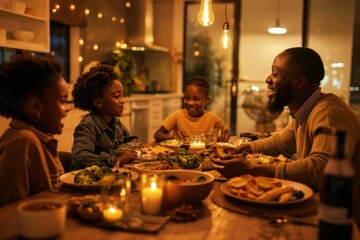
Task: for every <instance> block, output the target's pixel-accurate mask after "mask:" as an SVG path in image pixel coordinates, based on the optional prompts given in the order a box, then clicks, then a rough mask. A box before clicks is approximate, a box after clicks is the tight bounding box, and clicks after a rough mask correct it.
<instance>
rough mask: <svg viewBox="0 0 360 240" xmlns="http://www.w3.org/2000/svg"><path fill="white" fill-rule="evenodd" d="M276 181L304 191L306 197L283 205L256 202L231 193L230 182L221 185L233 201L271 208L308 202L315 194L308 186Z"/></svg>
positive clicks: (281, 180)
mask: <svg viewBox="0 0 360 240" xmlns="http://www.w3.org/2000/svg"><path fill="white" fill-rule="evenodd" d="M276 181H278V182H281V184H282V186H291V187H293V188H294V189H295V190H300V191H302V192H303V193H304V197H303V198H301V199H298V200H293V201H287V202H283V203H279V202H276V201H269V202H265V201H256V200H251V199H248V198H243V197H239V196H236V195H234V194H232V193H231V192H230V190H229V186H228V182H225V183H223V184H221V185H220V190H221V191H222V192H223V193H224V194H225V195H226V196H229V197H231V198H233V199H237V200H239V201H243V202H248V203H255V204H260V205H269V206H282V205H289V204H296V203H300V202H303V201H306V200H308V199H309V198H311V197H312V195H313V193H314V192H313V190H312V189H311V188H309V187H308V186H306V185H304V184H302V183H298V182H294V181H289V180H283V179H276Z"/></svg>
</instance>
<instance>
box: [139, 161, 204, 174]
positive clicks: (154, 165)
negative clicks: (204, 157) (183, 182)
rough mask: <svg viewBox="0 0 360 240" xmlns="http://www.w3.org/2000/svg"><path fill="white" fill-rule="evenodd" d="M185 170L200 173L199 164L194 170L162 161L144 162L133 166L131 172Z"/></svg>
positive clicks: (200, 167)
mask: <svg viewBox="0 0 360 240" xmlns="http://www.w3.org/2000/svg"><path fill="white" fill-rule="evenodd" d="M181 169H187V170H192V171H201V170H202V166H201V164H199V165H197V166H196V167H194V168H186V167H185V166H184V165H182V164H179V163H168V162H163V161H156V162H144V163H138V164H135V165H134V166H133V170H134V171H135V172H138V173H140V174H141V173H147V172H160V171H171V170H181Z"/></svg>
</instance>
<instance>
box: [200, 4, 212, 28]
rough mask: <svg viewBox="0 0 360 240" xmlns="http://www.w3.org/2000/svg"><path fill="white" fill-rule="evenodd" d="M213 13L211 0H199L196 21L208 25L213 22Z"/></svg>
mask: <svg viewBox="0 0 360 240" xmlns="http://www.w3.org/2000/svg"><path fill="white" fill-rule="evenodd" d="M214 18H215V17H214V13H213V10H212V0H201V5H200V11H199V14H198V17H197V19H198V22H199V23H200V24H201V25H203V26H205V27H206V26H209V25H210V24H212V23H213V22H214Z"/></svg>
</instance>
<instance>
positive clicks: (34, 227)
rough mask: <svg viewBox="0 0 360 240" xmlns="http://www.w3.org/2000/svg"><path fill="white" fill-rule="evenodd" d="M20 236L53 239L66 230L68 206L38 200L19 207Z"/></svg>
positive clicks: (57, 202) (51, 201) (54, 201)
mask: <svg viewBox="0 0 360 240" xmlns="http://www.w3.org/2000/svg"><path fill="white" fill-rule="evenodd" d="M17 210H18V211H17V213H18V222H19V234H20V236H22V237H24V238H53V237H56V236H58V235H60V234H61V233H62V232H63V231H64V230H65V223H66V211H67V208H66V204H65V203H63V202H60V201H56V200H49V199H37V200H29V201H23V202H21V203H20V204H19V205H18V209H17Z"/></svg>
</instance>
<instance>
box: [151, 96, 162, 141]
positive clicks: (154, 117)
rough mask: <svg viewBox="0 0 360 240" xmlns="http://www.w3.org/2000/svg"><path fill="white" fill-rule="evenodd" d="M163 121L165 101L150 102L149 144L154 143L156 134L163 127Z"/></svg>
mask: <svg viewBox="0 0 360 240" xmlns="http://www.w3.org/2000/svg"><path fill="white" fill-rule="evenodd" d="M162 120H163V100H162V99H155V100H150V101H149V125H148V139H147V142H153V141H155V140H154V134H155V132H156V131H157V130H158V129H159V128H160V127H161V121H162Z"/></svg>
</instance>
